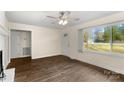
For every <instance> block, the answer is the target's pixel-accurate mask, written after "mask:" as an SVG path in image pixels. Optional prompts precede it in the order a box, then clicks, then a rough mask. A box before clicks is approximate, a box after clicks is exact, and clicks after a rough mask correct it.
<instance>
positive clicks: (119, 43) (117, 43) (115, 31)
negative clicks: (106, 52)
mask: <svg viewBox="0 0 124 93" xmlns="http://www.w3.org/2000/svg"><path fill="white" fill-rule="evenodd" d="M112 51H113V52H119V53H124V24H120V25H115V26H112Z"/></svg>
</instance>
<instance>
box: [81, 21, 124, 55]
mask: <svg viewBox="0 0 124 93" xmlns="http://www.w3.org/2000/svg"><path fill="white" fill-rule="evenodd" d="M119 24H124V21H122V22H115V23H111V24H105V25H99V26H92V27H89V28H88V27H87V28H86V29H85V28H84V29H82V31H83V32H82V34H83V35H82V36H83V40H84V32H85V31H88V30H91V29H94V28H100V27H102V28H104V27H110V29H111V30H110V42H109V44H110V51H95V50H92V49H89V48H85V47H84V41H83V52H90V53H96V54H102V55H103V54H104V55H108V56H114V57H115V56H119V57H124V53H119V52H113V51H112V46H113V43H112V42H113V41H112V26H114V25H119Z"/></svg>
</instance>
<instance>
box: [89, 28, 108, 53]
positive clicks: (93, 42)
mask: <svg viewBox="0 0 124 93" xmlns="http://www.w3.org/2000/svg"><path fill="white" fill-rule="evenodd" d="M88 48H89V49H92V50H96V51H110V28H109V27H105V28H103V27H102V28H94V29H92V30H91V31H90V32H89V37H88Z"/></svg>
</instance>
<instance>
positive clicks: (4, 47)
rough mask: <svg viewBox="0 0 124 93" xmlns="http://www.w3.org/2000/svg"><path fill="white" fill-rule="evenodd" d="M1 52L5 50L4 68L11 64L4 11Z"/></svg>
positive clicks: (1, 15)
mask: <svg viewBox="0 0 124 93" xmlns="http://www.w3.org/2000/svg"><path fill="white" fill-rule="evenodd" d="M0 50H3V62H4V63H3V65H4V68H6V66H7V65H8V63H9V30H8V24H7V19H6V16H5V12H4V11H0Z"/></svg>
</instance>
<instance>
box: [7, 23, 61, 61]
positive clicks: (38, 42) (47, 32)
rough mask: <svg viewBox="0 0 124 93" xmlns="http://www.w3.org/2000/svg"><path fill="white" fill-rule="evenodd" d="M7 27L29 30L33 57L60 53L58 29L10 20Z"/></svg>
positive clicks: (59, 32)
mask: <svg viewBox="0 0 124 93" xmlns="http://www.w3.org/2000/svg"><path fill="white" fill-rule="evenodd" d="M9 28H10V29H15V30H25V31H26V30H27V31H31V34H32V36H31V37H32V41H31V43H32V46H31V47H32V58H33V59H35V58H42V57H47V56H54V55H60V54H61V31H60V30H58V29H51V28H44V27H38V26H32V25H26V24H19V23H12V22H10V23H9Z"/></svg>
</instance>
